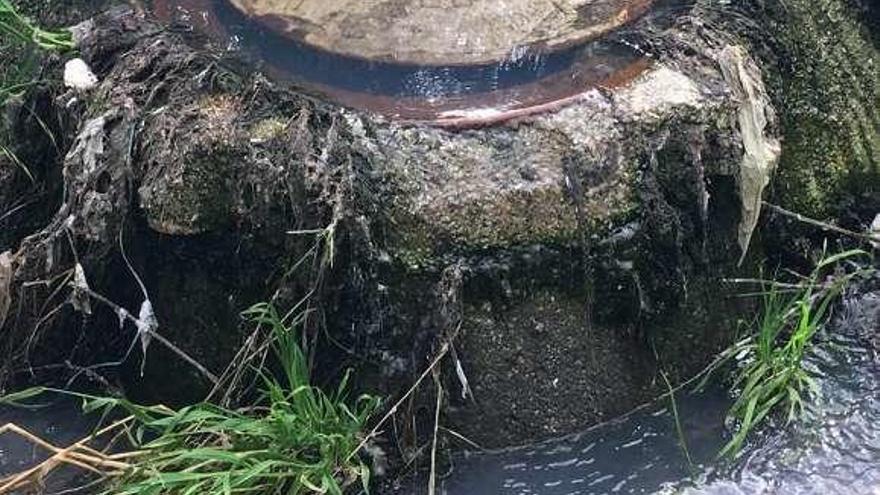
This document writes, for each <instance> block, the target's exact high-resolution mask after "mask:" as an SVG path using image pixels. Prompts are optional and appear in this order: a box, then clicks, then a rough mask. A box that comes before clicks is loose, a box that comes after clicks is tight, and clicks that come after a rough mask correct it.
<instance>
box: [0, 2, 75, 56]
mask: <svg viewBox="0 0 880 495" xmlns="http://www.w3.org/2000/svg"><path fill="white" fill-rule="evenodd" d="M0 34H3V35H6V36H8V37H11V38H13V39H15V40H17V41H20V42H23V43H30V44H33V45H36V46H38V47H40V48H42V49H44V50H55V51H70V50H73V49H75V48H76V45H75V43H74V42H73V33H71V32H70V30H68V29H59V30H47V29H42V28H40V27H39V26H37V25H36V24H35V23H33V22H32V21H31V20H30V19H28V18H27V17H25V16H23V15H22V14H21V13H19V12H18V10H17V9H16V8H15V6H13V5H12V2H11V0H0Z"/></svg>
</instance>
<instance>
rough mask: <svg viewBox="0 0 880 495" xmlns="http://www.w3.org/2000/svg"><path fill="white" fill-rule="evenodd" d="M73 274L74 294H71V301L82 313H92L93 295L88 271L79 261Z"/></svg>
mask: <svg viewBox="0 0 880 495" xmlns="http://www.w3.org/2000/svg"><path fill="white" fill-rule="evenodd" d="M73 274H74V275H73V294H71V296H70V302H71V304H73V307H74V308H75V309H76V310H77V311H79V312H80V313H83V314H86V315H90V314H92V303H91V297H92V296H91V294H90V292H91V289H90V288H89V281H88V279H86V271H85V270H84V269H83V266H82V265H81V264H79V263H77V264H76V266H75V267H74V271H73Z"/></svg>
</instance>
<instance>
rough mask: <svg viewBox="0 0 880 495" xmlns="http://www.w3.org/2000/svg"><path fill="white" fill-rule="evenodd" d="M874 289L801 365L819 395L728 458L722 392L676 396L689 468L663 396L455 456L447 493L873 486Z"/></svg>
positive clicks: (879, 448)
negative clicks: (580, 427)
mask: <svg viewBox="0 0 880 495" xmlns="http://www.w3.org/2000/svg"><path fill="white" fill-rule="evenodd" d="M878 330H880V291H877V290H875V291H869V292H865V293H862V294H857V295H851V296H849V297H848V298H847V299H846V300H845V301H844V302H843V303H842V305H841V307H840V308H839V310H838V312H837V316H836V317H835V319H834V320H833V323H832V324H830V325H828V327H827V328H825V329H824V330H823V331H822V333H821V334H820V335H818V343H817V345H816V346H815V348H814V352H813V353H812V355H811V356H810V357H809V361H808V367H809V369H810V370H811V372H812V373H813V375H815V376H816V377H817V378H818V382H819V384H820V387H821V396H820V397H819V398H818V399H817V401H816V403H815V408H814V410H813V411H811V412H810V413H809V414H808V417H807V418H805V419H804V420H803V421H801V422H799V423H796V424H792V425H789V426H787V427H782V425H775V426H774V427H769V428H765V430H764V431H762V432H760V433H759V434H758V435H756V438H754V439H753V440H752V442H751V444H750V445H748V446H747V447H746V448H745V450H744V451H743V452H742V454H741V455H740V456H739V457H738V459H736V460H735V461H734V462H732V463H730V464H729V465H721V464H719V463H716V462H715V461H714V458H715V454H716V453H717V452H718V451H719V449H720V448H721V447H722V446H723V445H724V442H725V441H726V436H725V431H726V430H725V428H724V426H723V418H724V414H725V411H726V408H727V406H728V405H729V404H730V401H729V399H728V397H727V395H726V393H725V392H724V391H721V390H717V389H715V390H709V391H706V392H702V393H700V394H696V395H692V394H687V393H684V392H683V393H682V394H679V396H678V397H677V407H678V413H679V417H680V421H681V428H682V430H683V432H684V436H685V438H686V443H687V446H688V450H689V454H690V457H691V462H692V464H690V463H688V461H687V458H686V456H685V454H684V452H683V450H682V448H681V446H680V443H679V436H678V434H677V431H676V426H675V420H674V417H673V414H672V411H671V408H670V407H669V406H668V403H664V404H658V405H656V406H654V407H653V408H648V409H647V410H645V411H642V412H637V413H634V414H631V415H629V416H628V417H625V418H622V419H620V420H617V421H612V422H610V423H608V424H605V425H602V426H599V427H597V428H593V429H591V430H588V431H585V432H583V433H580V434H576V435H571V436H568V437H565V438H563V439H558V440H554V441H550V442H545V443H541V444H538V445H534V446H529V447H522V448H517V449H509V450H505V451H500V452H492V453H481V454H472V453H466V454H462V455H460V456H458V457H457V458H456V462H455V463H454V468H453V469H452V470H451V473H450V474H449V475H448V477H447V478H446V479H445V480H444V481H443V490H442V492H441V493H444V494H446V495H471V494H493V495H494V494H498V495H600V494H615V493H622V494H629V493H634V494H646V493H661V494H662V493H683V494H688V495H697V494H704V495H740V494H741V495H756V494H767V495H769V494H815V495H831V494H841V495H847V494H853V495H855V494H858V495H862V494H865V495H867V494H880V356H878V353H877V347H876V345H877V343H878V342H880V335H878Z"/></svg>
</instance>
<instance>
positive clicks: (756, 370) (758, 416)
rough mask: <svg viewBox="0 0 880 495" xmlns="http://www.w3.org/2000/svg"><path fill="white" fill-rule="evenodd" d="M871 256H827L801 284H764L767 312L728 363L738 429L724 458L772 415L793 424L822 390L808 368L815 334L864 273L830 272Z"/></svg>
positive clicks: (726, 354) (732, 417) (730, 352)
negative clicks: (732, 372) (733, 362)
mask: <svg viewBox="0 0 880 495" xmlns="http://www.w3.org/2000/svg"><path fill="white" fill-rule="evenodd" d="M859 256H868V253H866V252H864V251H861V250H852V251H846V252H843V253H840V254H836V255H833V256H823V258H822V259H821V261H819V263H818V264H817V265H816V267H815V269H814V270H813V272H812V273H811V274H810V275H809V276H808V277H805V278H803V279H802V280H801V282H800V283H799V284H794V285H792V284H780V283H776V282H765V290H764V292H763V298H764V301H763V302H764V305H763V312H762V314H761V316H760V318H759V319H758V321H757V322H756V328H755V330H754V332H753V334H752V335H751V336H749V337H748V338H746V339H744V340H741V341H740V342H738V343H737V344H735V345H733V346H732V347H731V348H729V349H728V350H727V351H725V352H724V354H723V356H722V357H723V360H722V362H723V361H729V360H730V359H735V360H737V361H738V362H739V363H740V365H739V367H738V369H737V371H736V372H735V377H734V381H733V385H732V391H733V392H734V394H735V396H736V400H735V402H734V404H733V405H732V406H731V408H730V410H729V412H728V417H729V419H730V420H732V421H734V422H735V423H736V424H737V425H738V428H737V431H736V433H735V434H734V435H733V437H732V438H731V440H730V441H729V442H728V443H727V444H726V445H725V446H724V447H723V448H722V450H721V452H720V453H719V457H733V456H735V455H736V454H737V453H738V452H739V451H740V450H741V448H742V446H743V444H744V443H745V441H746V439H747V438H748V437H749V435H750V434H751V433H752V432H753V431H754V430H755V429H756V428H757V427H758V426H760V425H761V424H762V423H763V422H764V421H765V420H767V419H768V418H769V417H771V415H774V414H779V415H781V416H782V417H783V418H784V420H785V423H786V424H788V423H790V422H792V421H794V420H796V419H798V418H799V417H801V416H802V414H803V413H804V411H805V410H806V409H807V407H808V406H809V403H810V401H811V399H812V398H813V397H815V396H816V395H817V394H818V393H819V389H818V386H817V384H816V381H815V380H814V379H813V377H812V376H810V374H809V373H808V372H807V371H806V370H805V369H804V357H805V356H806V354H807V353H808V352H809V350H810V348H811V346H812V344H813V338H814V337H815V335H816V332H817V331H818V330H819V328H820V327H821V326H822V325H823V323H824V322H825V320H826V318H827V316H828V313H829V310H830V307H831V305H832V304H833V302H834V301H835V300H836V299H837V298H838V296H840V294H841V292H842V291H843V290H844V288H845V287H846V285H847V284H848V283H849V282H850V281H851V280H852V279H853V278H854V277H856V276H858V275H859V274H860V273H862V272H861V271H856V272H853V273H839V274H836V275H831V274H830V272H831V271H832V270H833V269H834V268H836V267H837V266H838V264H839V263H840V262H842V261H845V260H848V259H851V258H854V257H859Z"/></svg>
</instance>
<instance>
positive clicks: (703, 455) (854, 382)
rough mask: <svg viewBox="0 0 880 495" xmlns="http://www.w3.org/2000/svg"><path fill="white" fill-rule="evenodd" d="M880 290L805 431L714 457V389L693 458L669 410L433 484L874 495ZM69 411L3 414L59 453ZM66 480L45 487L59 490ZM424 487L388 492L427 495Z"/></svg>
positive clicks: (821, 377) (879, 472)
mask: <svg viewBox="0 0 880 495" xmlns="http://www.w3.org/2000/svg"><path fill="white" fill-rule="evenodd" d="M878 329H880V290H878V289H874V290H871V291H867V292H863V293H861V294H854V295H850V296H849V297H847V298H846V299H845V301H844V302H843V303H842V305H841V307H840V308H838V310H837V314H836V316H835V318H834V320H833V322H832V324H830V325H828V327H827V328H825V329H823V331H822V333H821V334H820V335H819V336H818V340H819V341H818V344H817V345H816V346H815V348H814V352H813V353H812V354H811V355H810V357H809V360H808V367H809V369H810V371H811V372H812V373H813V374H814V375H815V376H816V377H817V378H818V382H819V384H820V387H821V391H822V393H821V396H820V397H819V398H818V400H817V401H816V402H815V408H814V410H813V411H812V412H811V413H810V414H809V415H808V417H807V418H805V419H804V420H803V421H801V422H798V423H795V424H792V425H789V426H787V427H783V426H782V425H773V426H770V427H768V428H765V429H764V431H762V432H760V433H759V434H758V435H756V437H755V438H753V439H752V441H751V443H750V444H749V445H748V446H747V447H746V448H745V449H744V451H743V453H742V454H741V455H740V456H739V458H738V459H736V460H735V461H734V462H732V463H729V464H721V463H718V462H716V461H715V454H716V453H717V452H718V450H719V449H720V448H721V446H722V445H723V444H724V442H725V441H726V429H725V427H724V424H723V418H724V414H725V411H726V409H727V407H728V406H729V404H730V400H729V398H728V395H727V393H726V391H724V390H722V389H720V388H712V387H710V388H709V390H707V391H704V392H701V393H699V394H692V393H687V392H685V391H682V392H680V393H679V394H678V395H677V400H676V405H677V409H678V413H679V420H680V423H681V429H682V431H683V432H684V437H685V439H686V443H687V446H688V453H689V455H690V458H691V462H690V463H689V462H688V460H687V457H686V456H685V454H684V451H683V449H682V448H681V444H680V442H679V436H678V434H677V429H676V425H675V420H674V416H673V414H672V409H671V407H670V404H669V402H668V401H661V403H657V404H655V405H654V406H651V407H646V408H644V409H642V410H640V411H636V412H633V413H631V414H629V415H627V416H625V417H623V418H620V419H617V420H614V421H611V422H608V423H606V424H603V425H599V426H596V427H593V428H591V429H589V430H586V431H584V432H581V433H578V434H574V435H569V436H566V437H563V438H559V439H554V440H549V441H546V442H542V443H539V444H535V445H530V446H524V447H518V448H512V449H505V450H502V451H494V452H486V453H474V452H461V453H458V454H455V455H454V456H453V459H454V462H453V463H452V468H451V469H449V471H448V472H447V473H444V474H443V476H442V481H441V485H440V490H438V491H439V493H442V494H445V495H476V494H481V495H482V494H485V495H600V494H618V493H620V494H651V493H654V494H671V493H679V494H687V495H756V494H768V495H770V494H815V495H831V494H841V495H850V494H852V495H862V494H866V495H867V494H880V356H878V353H877V348H876V346H877V344H878V342H880V336H878V334H877V330H878ZM75 408H76V404H75V403H73V402H61V403H57V404H55V405H53V406H52V407H49V408H46V409H38V410H33V411H25V410H20V409H8V408H7V409H2V410H0V423H4V424H5V423H7V422H14V423H16V424H18V425H20V426H22V427H24V428H26V429H28V430H29V431H31V432H32V433H34V434H37V435H39V436H41V437H43V438H44V439H46V440H49V441H51V442H54V443H56V444H58V445H66V444H67V443H70V442H72V441H75V440H76V439H78V438H81V437H82V436H85V435H86V434H88V431H89V424H90V423H89V422H88V421H87V420H85V419H83V418H82V417H81V416H79V415H78V414H77V413H76V410H75ZM45 455H46V453H45V451H41V450H40V449H38V448H35V447H33V446H32V445H31V444H28V443H27V442H24V441H21V440H20V439H19V438H16V437H13V436H11V435H9V434H7V435H3V436H0V477H2V476H5V475H8V474H11V473H14V472H18V471H20V470H22V469H24V468H26V467H28V466H31V465H33V463H34V462H36V461H39V460H40V459H42V458H44V457H45ZM74 475H75V473H72V472H71V471H70V470H61V471H58V472H56V473H53V474H52V476H51V477H50V479H49V480H47V487H49V488H50V490H49V491H48V493H53V492H52V490H51V488H55V489H57V490H61V489H62V488H63V487H65V486H66V485H67V484H68V483H70V482H71V481H72V480H74V479H75V478H74ZM425 491H426V490H425V484H424V483H423V482H422V481H420V482H418V483H417V484H415V485H413V486H404V487H398V489H397V490H395V493H424V492H425Z"/></svg>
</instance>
